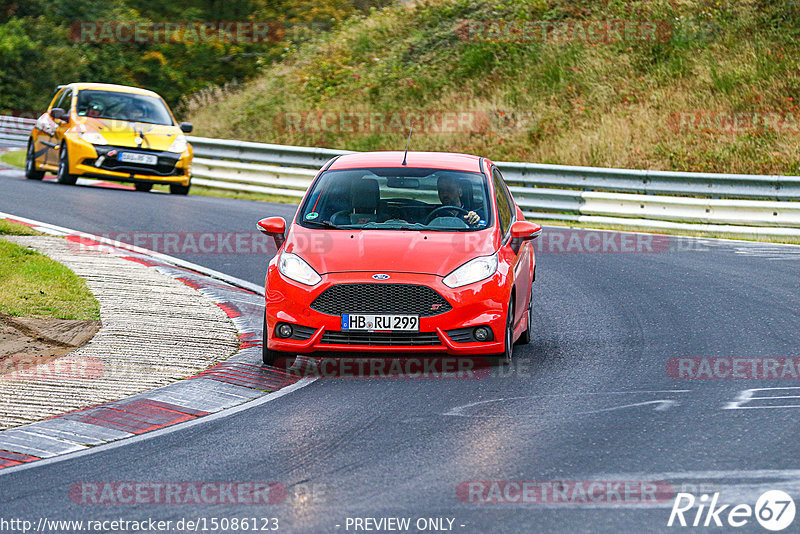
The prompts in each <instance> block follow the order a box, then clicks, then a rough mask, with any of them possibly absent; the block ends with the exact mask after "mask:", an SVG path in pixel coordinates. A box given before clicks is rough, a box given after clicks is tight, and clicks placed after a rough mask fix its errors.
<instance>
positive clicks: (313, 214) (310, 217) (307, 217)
mask: <svg viewBox="0 0 800 534" xmlns="http://www.w3.org/2000/svg"><path fill="white" fill-rule="evenodd" d="M317 217H319V213H317V212H316V211H312V212H311V213H309V214H308V215H306V219H316V218H317Z"/></svg>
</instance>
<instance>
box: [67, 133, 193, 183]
mask: <svg viewBox="0 0 800 534" xmlns="http://www.w3.org/2000/svg"><path fill="white" fill-rule="evenodd" d="M66 142H67V155H68V156H69V172H70V174H75V175H78V176H84V177H87V178H100V179H104V180H113V181H119V182H146V183H153V184H180V185H184V186H188V185H189V184H190V182H191V168H192V149H191V147H189V148H188V149H187V150H186V151H185V152H183V154H177V153H174V152H167V151H158V150H146V149H140V148H131V147H117V146H109V145H103V146H99V145H92V144H90V143H87V142H85V141H83V140H80V139H74V140H73V139H69V140H67V141H66ZM120 152H138V153H146V154H149V155H155V156H156V157H157V158H158V164H157V165H156V166H147V165H139V164H131V163H122V162H119V161H118V160H117V159H116V156H117V154H119V153H120Z"/></svg>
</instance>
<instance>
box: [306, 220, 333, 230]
mask: <svg viewBox="0 0 800 534" xmlns="http://www.w3.org/2000/svg"><path fill="white" fill-rule="evenodd" d="M303 224H310V225H312V226H320V227H322V228H341V227H340V226H336V225H335V224H333V223H332V222H330V221H303Z"/></svg>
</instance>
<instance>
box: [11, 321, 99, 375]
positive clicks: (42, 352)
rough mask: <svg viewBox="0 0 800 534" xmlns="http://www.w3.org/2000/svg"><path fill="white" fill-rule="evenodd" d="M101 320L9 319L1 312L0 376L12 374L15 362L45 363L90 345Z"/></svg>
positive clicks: (27, 363) (14, 369) (28, 363)
mask: <svg viewBox="0 0 800 534" xmlns="http://www.w3.org/2000/svg"><path fill="white" fill-rule="evenodd" d="M99 329H100V321H76V320H70V319H51V318H44V319H42V318H31V317H10V316H8V315H5V314H1V313H0V375H5V374H9V373H14V372H15V371H18V370H19V369H16V368H15V362H21V361H24V362H26V365H30V362H32V361H33V362H36V364H45V363H48V362H50V361H53V360H55V359H56V358H59V357H61V356H64V355H65V354H68V353H70V352H72V351H73V350H75V349H77V348H79V347H82V346H83V345H85V344H86V343H88V342H89V340H90V339H92V337H94V335H95V334H96V333H97V331H98V330H99Z"/></svg>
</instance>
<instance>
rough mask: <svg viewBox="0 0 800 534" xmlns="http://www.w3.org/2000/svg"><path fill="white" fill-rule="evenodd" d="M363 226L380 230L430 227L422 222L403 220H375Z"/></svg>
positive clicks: (424, 228)
mask: <svg viewBox="0 0 800 534" xmlns="http://www.w3.org/2000/svg"><path fill="white" fill-rule="evenodd" d="M361 228H362V229H364V228H375V229H378V230H427V229H428V227H427V226H425V225H424V224H421V223H409V222H403V223H400V222H398V223H388V222H383V223H379V222H375V221H371V222H368V223H366V224H364V225H363V226H361Z"/></svg>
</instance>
